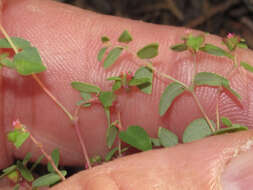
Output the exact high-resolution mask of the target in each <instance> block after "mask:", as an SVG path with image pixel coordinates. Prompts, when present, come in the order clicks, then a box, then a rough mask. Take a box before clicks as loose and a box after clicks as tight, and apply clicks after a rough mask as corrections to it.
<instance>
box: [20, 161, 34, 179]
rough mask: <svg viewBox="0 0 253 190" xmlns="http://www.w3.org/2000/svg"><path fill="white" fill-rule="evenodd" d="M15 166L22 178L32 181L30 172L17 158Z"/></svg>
mask: <svg viewBox="0 0 253 190" xmlns="http://www.w3.org/2000/svg"><path fill="white" fill-rule="evenodd" d="M17 168H18V170H19V172H20V173H21V175H22V176H23V178H25V179H26V180H27V181H29V182H32V181H33V180H34V178H33V175H32V173H31V172H30V171H29V170H28V169H27V168H26V167H25V166H24V165H23V163H22V162H21V161H19V160H18V161H17Z"/></svg>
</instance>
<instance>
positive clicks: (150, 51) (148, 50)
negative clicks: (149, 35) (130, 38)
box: [137, 43, 159, 59]
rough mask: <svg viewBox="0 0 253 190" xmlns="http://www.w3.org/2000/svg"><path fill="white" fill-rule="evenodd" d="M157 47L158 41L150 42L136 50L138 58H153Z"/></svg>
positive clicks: (156, 52) (156, 53)
mask: <svg viewBox="0 0 253 190" xmlns="http://www.w3.org/2000/svg"><path fill="white" fill-rule="evenodd" d="M158 47H159V44H158V43H151V44H149V45H146V46H144V47H143V48H141V49H140V50H139V51H138V52H137V56H138V57H139V58H140V59H150V58H154V57H156V56H157V55H158Z"/></svg>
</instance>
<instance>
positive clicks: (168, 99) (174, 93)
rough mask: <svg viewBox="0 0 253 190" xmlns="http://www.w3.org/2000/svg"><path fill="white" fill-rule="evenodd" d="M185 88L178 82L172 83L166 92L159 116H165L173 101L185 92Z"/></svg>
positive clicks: (161, 99) (162, 97) (161, 102)
mask: <svg viewBox="0 0 253 190" xmlns="http://www.w3.org/2000/svg"><path fill="white" fill-rule="evenodd" d="M184 90H185V88H184V87H183V86H182V85H181V84H179V83H176V82H172V83H170V84H169V85H168V86H167V87H166V88H165V90H164V92H163V94H162V96H161V98H160V103H159V114H160V116H163V115H164V114H165V113H166V111H167V110H168V109H169V107H170V106H171V104H172V102H173V100H174V99H175V98H176V97H178V96H179V95H181V94H182V93H183V92H184Z"/></svg>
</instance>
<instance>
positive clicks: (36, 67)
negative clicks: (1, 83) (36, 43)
mask: <svg viewBox="0 0 253 190" xmlns="http://www.w3.org/2000/svg"><path fill="white" fill-rule="evenodd" d="M13 62H14V64H15V67H16V70H17V72H18V73H19V74H21V75H24V76H27V75H31V74H36V73H40V72H43V71H45V70H46V67H45V66H44V65H43V64H42V60H41V58H40V54H39V52H38V50H37V49H36V48H34V47H27V48H24V49H23V51H21V52H19V53H17V54H16V55H15V56H14V59H13Z"/></svg>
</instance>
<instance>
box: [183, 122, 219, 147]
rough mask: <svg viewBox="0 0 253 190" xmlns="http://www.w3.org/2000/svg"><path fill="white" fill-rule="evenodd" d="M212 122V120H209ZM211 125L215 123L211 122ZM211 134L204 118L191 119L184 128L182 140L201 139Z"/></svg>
mask: <svg viewBox="0 0 253 190" xmlns="http://www.w3.org/2000/svg"><path fill="white" fill-rule="evenodd" d="M211 122H212V121H211ZM212 124H213V126H215V124H214V123H213V122H212ZM211 134H212V131H211V129H210V127H209V125H208V123H207V122H206V120H205V119H204V118H199V119H196V120H194V121H192V122H191V123H190V124H189V125H188V126H187V127H186V129H185V130H184V133H183V142H184V143H188V142H192V141H195V140H199V139H202V138H204V137H207V136H209V135H211Z"/></svg>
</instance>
